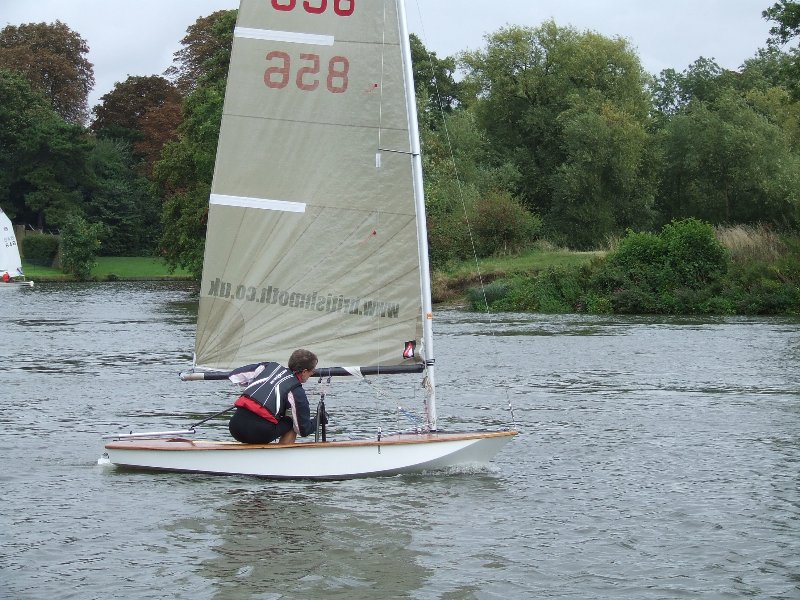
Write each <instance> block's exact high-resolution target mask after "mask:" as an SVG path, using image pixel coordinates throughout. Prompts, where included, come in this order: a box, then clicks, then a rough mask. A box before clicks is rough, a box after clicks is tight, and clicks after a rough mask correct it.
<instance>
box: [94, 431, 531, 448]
mask: <svg viewBox="0 0 800 600" xmlns="http://www.w3.org/2000/svg"><path fill="white" fill-rule="evenodd" d="M515 435H517V432H516V431H485V432H473V433H428V434H420V435H415V434H400V435H391V436H387V437H385V438H383V439H381V440H380V441H378V440H377V439H370V440H343V441H333V442H300V443H297V444H287V445H280V444H275V443H271V444H241V443H239V442H226V441H211V440H197V441H195V440H188V439H186V438H178V439H173V440H169V439H166V440H165V439H145V438H138V439H131V440H118V441H115V442H109V443H108V444H106V445H105V447H106V448H107V449H109V450H162V451H170V452H186V451H198V450H203V451H206V450H300V449H303V448H344V447H358V446H400V445H410V444H423V443H442V442H460V441H470V440H480V439H486V438H494V437H509V436H515Z"/></svg>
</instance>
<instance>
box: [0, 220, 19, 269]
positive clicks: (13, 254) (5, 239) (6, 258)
mask: <svg viewBox="0 0 800 600" xmlns="http://www.w3.org/2000/svg"><path fill="white" fill-rule="evenodd" d="M3 273H8V275H9V276H10V277H22V276H23V275H24V273H23V272H22V260H21V259H20V256H19V247H18V246H17V237H16V236H15V235H14V226H13V225H12V224H11V220H10V219H9V218H8V216H7V215H6V213H4V212H3V209H2V208H0V276H2V275H3Z"/></svg>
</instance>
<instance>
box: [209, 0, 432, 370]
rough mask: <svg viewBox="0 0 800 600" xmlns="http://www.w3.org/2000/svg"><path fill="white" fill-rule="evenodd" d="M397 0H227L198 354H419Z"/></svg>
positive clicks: (246, 358) (212, 363) (346, 358)
mask: <svg viewBox="0 0 800 600" xmlns="http://www.w3.org/2000/svg"><path fill="white" fill-rule="evenodd" d="M397 1H398V0H369V1H360V2H359V1H356V0H306V1H302V0H243V1H242V3H241V6H240V9H239V16H238V21H237V25H236V30H235V33H234V43H233V51H232V56H231V67H230V72H229V77H228V83H227V91H226V96H225V106H224V110H223V118H222V129H221V132H220V140H219V146H218V151H217V163H216V167H215V172H214V180H213V184H212V191H211V199H210V206H209V215H208V230H207V240H206V251H205V259H204V267H203V278H202V287H201V292H200V293H201V296H200V308H199V315H198V325H197V337H196V344H195V353H196V361H197V365H198V366H200V367H206V368H214V369H230V368H233V367H236V366H238V365H242V364H247V363H252V362H257V361H263V360H274V361H277V362H281V363H284V364H285V361H286V360H287V358H288V357H289V355H290V354H291V352H292V351H293V350H294V349H296V348H297V347H301V346H302V347H305V348H308V349H310V350H312V351H313V352H315V353H316V354H317V355H318V356H319V358H320V365H319V366H320V367H326V366H348V365H359V366H360V365H372V366H397V365H407V364H419V363H421V362H422V361H423V358H422V356H423V352H422V350H423V349H422V348H420V347H418V346H417V345H418V344H419V345H420V346H421V344H422V337H423V318H422V315H423V310H422V304H421V297H422V293H423V292H422V287H421V275H420V263H421V259H420V256H419V253H418V237H419V236H418V229H417V222H416V219H417V214H416V209H415V198H414V176H413V175H412V162H413V160H414V157H413V155H412V150H413V140H412V132H411V131H410V125H409V123H410V118H411V117H410V115H409V109H408V108H407V102H406V94H407V91H408V90H407V89H406V86H410V85H412V83H411V82H410V81H408V75H407V73H408V72H407V70H405V69H404V67H403V61H402V53H401V25H400V23H399V18H400V16H401V15H400V14H398V13H399V10H398V5H397ZM400 1H402V0H400ZM400 10H402V8H401V9H400ZM402 29H403V32H405V28H404V27H403V28H402ZM404 75H405V76H404ZM413 117H416V115H415V114H413ZM426 269H427V265H423V277H425V276H427V271H426Z"/></svg>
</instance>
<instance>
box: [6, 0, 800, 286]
mask: <svg viewBox="0 0 800 600" xmlns="http://www.w3.org/2000/svg"><path fill="white" fill-rule="evenodd" d="M762 17H763V18H765V19H767V20H768V21H769V22H770V23H771V24H772V25H773V27H772V29H771V32H770V38H769V39H768V40H765V45H764V47H763V48H760V49H758V51H757V52H756V53H755V54H754V56H753V57H752V58H750V59H748V60H747V61H745V63H744V64H743V65H742V66H741V68H740V69H739V70H737V71H731V70H726V69H723V68H721V67H720V66H719V65H718V64H717V63H716V62H715V61H714V60H713V59H710V58H703V57H700V58H698V59H697V60H696V61H695V62H694V63H693V64H692V65H690V66H689V67H688V68H687V69H686V70H684V71H682V72H677V71H676V70H674V69H667V70H664V71H662V72H661V73H659V74H657V75H652V74H649V73H647V72H646V71H645V70H644V68H643V67H642V64H641V61H640V59H639V57H638V55H637V53H636V51H635V50H634V49H633V48H632V47H631V45H630V43H629V42H628V41H626V40H625V39H622V38H609V37H606V36H603V35H600V34H598V33H596V32H593V31H579V30H577V29H575V28H573V27H570V26H559V25H557V24H556V23H555V22H553V21H547V22H545V23H542V24H540V25H539V26H536V27H523V26H508V27H504V28H502V29H500V30H498V31H495V32H494V33H491V34H489V35H487V36H486V38H485V45H484V46H483V48H481V49H479V50H475V51H470V52H463V53H460V54H458V55H457V56H453V57H445V58H439V57H438V56H437V55H436V54H435V53H433V52H430V51H428V50H427V49H426V48H425V47H424V45H423V44H422V42H421V41H420V40H419V39H418V38H416V37H415V36H412V40H411V41H412V60H413V66H414V74H415V84H416V88H417V97H418V103H419V109H420V110H419V115H420V129H421V134H422V141H423V161H424V171H425V187H426V195H427V197H426V202H427V208H428V228H429V236H430V242H431V257H432V261H433V263H434V266H440V265H444V264H447V263H448V262H449V261H454V260H459V259H461V258H465V257H467V256H471V254H472V249H471V248H472V246H473V244H474V246H475V249H476V250H477V252H478V255H479V256H488V255H493V254H504V253H505V254H509V253H514V252H519V251H522V250H525V249H527V248H530V247H531V246H532V244H533V243H534V242H536V241H537V240H540V239H544V240H548V241H550V242H551V243H553V244H556V245H559V246H565V247H569V248H573V249H592V248H596V247H599V246H602V245H603V244H606V243H607V242H608V240H609V239H612V238H614V237H615V236H616V237H619V236H621V235H624V234H625V232H626V231H628V230H634V231H651V232H656V231H659V230H661V228H662V227H664V226H665V225H667V224H669V223H670V222H672V221H674V220H676V219H683V218H696V219H700V220H702V221H703V222H707V223H710V224H712V225H717V224H728V225H735V224H745V225H748V224H767V225H769V226H770V227H773V228H776V229H780V230H797V229H798V226H800V48H798V47H796V45H793V44H794V42H795V41H796V40H797V38H798V36H800V3H799V2H792V1H789V0H780V1H779V2H776V3H774V4H773V5H772V6H769V7H767V8H766V9H765V10H764V12H763V14H762ZM235 19H236V11H218V12H215V13H213V14H211V15H209V16H207V17H202V18H200V19H198V20H197V21H196V22H195V23H194V24H192V25H191V26H190V27H189V28H188V29H187V33H186V36H185V37H184V38H183V40H182V42H181V43H182V45H181V49H180V50H179V51H178V52H177V53H176V55H175V60H174V64H173V66H172V67H171V68H170V69H169V70H168V71H167V72H166V73H164V74H163V75H153V76H149V77H129V78H127V79H126V80H125V81H123V82H118V83H117V84H116V85H115V86H114V88H113V89H112V90H111V91H110V92H109V93H107V94H106V95H105V96H103V97H102V98H101V101H100V103H99V104H98V105H97V106H95V107H93V108H92V109H91V111H89V109H88V106H87V98H88V94H89V92H90V90H91V88H92V86H93V85H94V75H93V67H92V65H91V64H90V63H89V62H88V60H87V59H86V54H87V53H88V45H87V43H86V41H85V40H84V39H83V38H82V37H81V36H80V35H79V34H78V33H77V32H74V31H72V30H71V29H70V28H69V27H68V26H67V25H66V24H64V23H60V22H58V21H56V22H55V23H51V24H46V23H31V24H22V25H8V26H6V27H5V28H4V29H2V30H0V142H1V143H0V204H1V205H2V206H3V209H4V210H5V211H6V212H7V213H8V214H9V215H10V216H11V218H12V219H13V220H14V221H15V222H18V223H26V224H30V225H31V226H32V227H35V228H38V229H43V230H46V229H59V230H60V229H62V228H65V227H66V228H67V230H68V231H69V230H72V231H79V232H81V233H82V235H83V236H84V237H85V236H89V237H96V238H97V240H98V241H101V242H102V245H100V246H99V249H98V251H99V252H100V253H101V254H104V255H118V256H123V255H141V254H146V253H148V254H149V253H153V254H157V255H160V256H162V257H163V258H164V259H165V260H166V261H167V263H168V264H169V265H171V266H173V267H178V266H180V267H182V268H186V269H189V270H190V271H192V272H193V273H195V274H197V275H199V273H200V270H201V268H202V260H203V247H204V238H205V219H206V214H207V212H206V211H207V205H208V197H209V193H210V188H211V178H212V175H213V166H214V161H215V153H216V146H217V137H218V133H219V126H220V122H221V115H222V103H223V98H224V90H225V82H226V76H227V68H228V63H229V59H230V48H231V44H232V38H233V28H234V25H235ZM465 221H466V222H468V224H469V229H468V228H467V227H465V226H464V225H465ZM89 223H91V224H92V225H91V226H89V225H88V224H89Z"/></svg>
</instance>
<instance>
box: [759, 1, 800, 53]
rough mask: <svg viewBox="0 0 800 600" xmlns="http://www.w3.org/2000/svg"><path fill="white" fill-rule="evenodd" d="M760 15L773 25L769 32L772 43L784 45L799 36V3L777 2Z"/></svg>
mask: <svg viewBox="0 0 800 600" xmlns="http://www.w3.org/2000/svg"><path fill="white" fill-rule="evenodd" d="M761 14H762V16H763V17H764V18H765V19H767V20H768V21H773V22H774V23H775V25H774V26H773V27H772V29H770V31H769V33H770V35H771V36H772V37H771V40H772V42H773V43H775V44H785V43H786V42H788V41H789V40H791V39H793V38H795V37H797V36H800V2H794V1H792V0H779V1H778V2H776V3H775V4H773V5H772V6H771V7H770V8H768V9H767V10H765V11H764V12H763V13H761Z"/></svg>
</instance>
